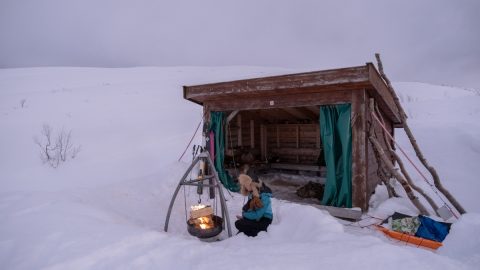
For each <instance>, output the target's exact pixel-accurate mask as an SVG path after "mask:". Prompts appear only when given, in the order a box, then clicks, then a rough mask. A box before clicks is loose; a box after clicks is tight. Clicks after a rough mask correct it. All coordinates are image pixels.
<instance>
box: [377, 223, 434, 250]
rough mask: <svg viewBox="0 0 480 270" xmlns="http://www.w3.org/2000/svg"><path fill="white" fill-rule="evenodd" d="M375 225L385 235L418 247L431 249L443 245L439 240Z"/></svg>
mask: <svg viewBox="0 0 480 270" xmlns="http://www.w3.org/2000/svg"><path fill="white" fill-rule="evenodd" d="M375 227H376V228H377V229H378V230H379V231H381V232H383V233H384V234H385V235H387V236H389V237H391V238H393V239H397V240H400V241H402V242H405V243H408V244H412V245H416V246H417V247H419V246H421V247H426V248H430V249H438V248H439V247H441V246H442V243H440V242H437V241H432V240H428V239H425V238H421V237H416V236H414V235H409V234H406V233H401V232H396V231H392V230H389V229H387V228H384V227H382V226H379V225H376V226H375Z"/></svg>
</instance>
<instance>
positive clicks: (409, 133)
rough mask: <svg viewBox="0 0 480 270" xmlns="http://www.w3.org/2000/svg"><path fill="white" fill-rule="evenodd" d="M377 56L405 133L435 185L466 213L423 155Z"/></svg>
mask: <svg viewBox="0 0 480 270" xmlns="http://www.w3.org/2000/svg"><path fill="white" fill-rule="evenodd" d="M375 57H376V58H377V62H378V70H379V72H380V75H381V76H382V78H383V79H384V80H385V82H386V83H387V86H388V90H389V91H390V93H391V94H392V96H393V100H394V101H395V105H396V106H397V109H398V111H399V113H400V117H401V120H402V124H403V128H404V129H405V133H406V134H407V137H408V139H409V140H410V143H411V144H412V146H413V149H414V150H415V153H416V155H417V157H418V159H419V160H420V162H421V163H422V164H423V166H425V168H427V170H428V171H429V172H430V174H431V175H432V178H433V183H434V185H435V187H436V188H437V189H438V190H439V191H440V192H441V193H442V194H443V195H444V196H445V197H446V198H447V199H448V200H449V201H450V202H451V204H452V205H453V206H454V207H455V208H456V209H457V211H458V212H460V214H465V213H466V211H465V209H464V208H463V207H462V206H461V205H460V203H459V202H458V201H457V200H456V199H455V197H453V195H452V194H450V192H449V191H448V190H447V189H445V188H444V187H443V185H442V183H441V182H440V178H439V176H438V173H437V171H436V170H435V168H433V167H432V166H430V164H428V162H427V160H426V159H425V157H424V156H423V153H422V151H421V150H420V147H419V146H418V144H417V141H416V140H415V137H414V136H413V133H412V131H411V130H410V127H409V126H408V124H407V116H406V114H405V111H404V110H403V108H402V106H401V105H400V100H399V99H398V96H397V95H396V93H395V90H394V89H393V86H392V84H391V83H390V80H389V79H388V78H387V76H386V75H385V73H384V72H383V64H382V60H381V59H380V54H378V53H376V54H375Z"/></svg>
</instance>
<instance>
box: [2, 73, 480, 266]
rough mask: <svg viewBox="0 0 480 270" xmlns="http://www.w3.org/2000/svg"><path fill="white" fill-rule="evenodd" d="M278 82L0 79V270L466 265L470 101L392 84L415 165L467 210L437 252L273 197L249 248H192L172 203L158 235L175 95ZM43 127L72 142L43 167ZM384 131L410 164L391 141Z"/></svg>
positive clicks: (474, 135) (477, 107) (168, 178)
mask: <svg viewBox="0 0 480 270" xmlns="http://www.w3.org/2000/svg"><path fill="white" fill-rule="evenodd" d="M289 72H291V71H288V70H282V69H272V68H269V69H266V68H253V67H222V68H200V67H177V68H153V67H152V68H128V69H94V68H29V69H4V70H0V132H1V137H0V216H1V221H0V269H247V268H248V269H289V268H294V269H325V268H327V267H328V268H335V269H352V268H355V269H367V268H368V269H476V266H477V265H478V263H480V234H478V231H479V230H480V214H479V213H480V203H479V202H480V200H479V199H478V192H479V191H480V181H478V180H479V179H478V175H480V166H479V165H478V164H480V163H479V161H480V122H479V120H478V119H480V94H479V91H475V90H472V89H461V88H454V87H446V86H437V85H429V84H422V83H396V84H395V87H396V89H397V91H398V92H399V96H400V98H401V99H402V102H403V104H404V106H405V110H406V111H407V113H408V115H409V123H410V125H411V127H412V129H413V131H414V133H415V134H416V136H417V139H418V141H419V144H420V146H421V148H422V149H424V152H425V154H426V157H427V159H428V160H429V161H430V162H431V163H432V164H433V165H434V166H435V167H436V168H437V170H438V171H439V174H440V175H441V177H442V180H443V182H444V185H445V186H446V187H447V188H448V189H449V190H450V191H451V192H452V193H453V194H454V195H455V196H456V197H457V198H458V200H459V201H460V202H461V203H462V204H463V205H464V207H465V208H466V209H467V211H468V212H469V213H468V214H466V215H464V216H462V217H461V218H460V220H459V221H457V222H456V223H455V224H454V225H453V227H452V231H451V233H450V234H449V236H448V237H447V239H446V240H445V241H444V247H442V248H440V249H439V250H438V251H436V252H432V251H429V250H425V249H419V248H415V247H411V246H405V245H402V244H399V243H396V242H394V241H392V240H389V239H387V238H386V237H384V236H383V235H382V234H381V233H379V232H375V231H373V230H372V229H369V228H364V229H360V228H356V229H355V230H352V229H351V228H352V226H344V225H342V223H340V222H339V221H338V220H337V219H335V218H333V217H331V216H330V215H328V214H327V213H326V212H323V211H321V210H318V209H315V208H313V207H309V206H300V205H297V204H293V203H288V202H284V201H279V200H273V208H274V209H273V210H274V215H275V217H274V222H273V224H272V225H271V227H270V228H269V231H268V232H266V233H261V234H260V235H259V236H258V237H256V238H248V237H246V236H244V235H236V236H234V237H232V238H228V239H225V240H224V241H220V242H215V243H205V242H200V241H199V240H197V239H195V238H193V237H191V236H189V235H188V233H187V232H186V225H185V213H184V212H185V210H184V201H183V196H179V198H178V199H177V202H176V203H175V207H174V212H173V215H172V219H171V221H170V227H169V232H168V233H165V232H163V224H164V220H165V215H166V210H167V206H168V203H169V200H170V198H171V195H172V192H173V190H174V188H175V186H176V184H177V182H178V180H179V177H181V175H182V174H183V172H184V170H185V169H186V167H187V166H188V162H189V161H190V160H191V150H189V151H188V152H187V154H186V156H185V157H184V158H183V160H182V162H177V159H178V158H179V156H180V154H181V153H182V152H183V150H184V148H185V146H186V144H187V143H188V140H189V139H190V136H191V135H192V133H193V131H194V129H195V127H196V125H197V124H198V123H199V121H200V119H201V108H200V106H198V105H196V104H193V103H191V102H187V101H185V100H183V96H182V88H181V86H182V85H190V84H201V83H207V82H215V81H224V80H232V79H242V78H247V77H252V76H266V75H275V74H283V73H289ZM43 124H48V125H49V126H51V127H52V128H53V132H54V133H55V132H58V131H60V130H61V129H62V128H63V129H64V130H66V131H69V130H71V131H72V143H73V144H74V145H76V146H81V150H80V152H79V153H78V155H77V156H76V157H75V158H74V159H71V160H68V161H67V162H65V163H63V164H61V165H60V166H59V167H58V168H56V169H54V168H51V167H49V166H48V165H47V164H42V162H41V160H40V157H39V147H38V146H37V145H36V144H35V143H34V137H37V138H39V137H40V138H41V130H42V125H43ZM396 135H397V138H398V140H399V143H400V144H401V145H403V146H405V148H406V150H407V152H408V153H409V154H410V155H412V156H414V155H413V152H412V150H411V149H410V148H408V147H407V146H408V141H407V139H406V137H405V135H404V134H403V132H401V131H400V130H399V131H397V133H396ZM195 141H196V142H197V143H198V142H199V141H200V138H199V136H197V138H196V139H195ZM411 174H412V176H413V177H414V178H415V180H418V183H419V184H420V185H422V186H423V187H424V188H425V189H428V186H427V185H426V184H424V183H423V182H422V180H421V178H420V177H419V176H418V174H416V173H415V172H413V170H411ZM185 192H186V194H187V205H190V204H193V203H195V202H196V201H197V200H198V197H197V196H196V193H195V190H193V189H192V190H190V189H186V191H185ZM374 198H375V202H372V203H374V204H375V205H379V206H378V207H377V211H380V210H384V211H385V210H389V209H390V210H393V209H397V210H398V209H399V208H402V207H403V208H404V210H405V211H406V212H408V211H412V212H413V210H412V207H411V205H410V204H409V203H408V202H406V201H405V200H402V199H389V200H386V198H385V196H382V195H381V194H378V195H376V196H375V197H374ZM227 199H228V202H227V204H228V207H229V211H230V216H231V219H232V221H233V219H234V217H235V215H236V214H239V213H240V207H241V205H242V203H243V197H242V196H240V195H239V194H231V195H229V194H227ZM203 200H204V202H205V201H206V200H207V199H206V198H204V199H203ZM437 200H438V199H437ZM372 214H375V212H372ZM222 237H223V238H226V236H225V232H223V233H222Z"/></svg>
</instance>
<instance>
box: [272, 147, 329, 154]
mask: <svg viewBox="0 0 480 270" xmlns="http://www.w3.org/2000/svg"><path fill="white" fill-rule="evenodd" d="M292 146H294V147H295V145H294V144H292ZM270 151H271V152H273V153H276V154H279V155H301V156H314V155H317V156H318V155H319V154H320V150H319V149H316V148H292V147H282V148H277V147H273V148H271V149H270Z"/></svg>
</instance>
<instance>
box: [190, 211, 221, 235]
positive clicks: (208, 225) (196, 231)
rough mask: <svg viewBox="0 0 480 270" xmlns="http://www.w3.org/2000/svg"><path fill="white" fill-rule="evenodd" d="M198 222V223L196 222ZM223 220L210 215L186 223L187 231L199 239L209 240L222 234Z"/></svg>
mask: <svg viewBox="0 0 480 270" xmlns="http://www.w3.org/2000/svg"><path fill="white" fill-rule="evenodd" d="M199 219H201V220H200V222H198V221H197V220H199ZM222 224H223V219H222V218H221V217H219V216H215V215H211V216H209V217H201V218H197V219H189V220H188V221H187V230H188V233H190V234H191V235H192V236H195V237H198V238H200V239H205V238H211V237H214V236H217V235H218V234H220V233H221V232H222Z"/></svg>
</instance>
